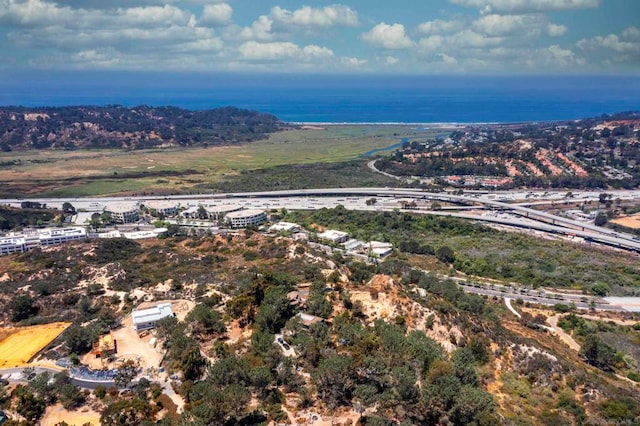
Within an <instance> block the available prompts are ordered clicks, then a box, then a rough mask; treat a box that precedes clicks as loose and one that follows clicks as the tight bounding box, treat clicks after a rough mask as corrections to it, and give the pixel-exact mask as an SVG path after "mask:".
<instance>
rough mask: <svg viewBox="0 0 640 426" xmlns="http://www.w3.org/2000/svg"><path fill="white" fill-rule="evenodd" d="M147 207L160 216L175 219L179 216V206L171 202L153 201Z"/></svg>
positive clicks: (146, 204)
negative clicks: (174, 217)
mask: <svg viewBox="0 0 640 426" xmlns="http://www.w3.org/2000/svg"><path fill="white" fill-rule="evenodd" d="M145 206H146V207H148V208H149V209H150V210H153V211H155V212H156V215H158V216H164V217H173V216H175V215H177V214H178V205H177V204H176V203H174V202H173V201H169V200H151V201H148V202H147V203H145Z"/></svg>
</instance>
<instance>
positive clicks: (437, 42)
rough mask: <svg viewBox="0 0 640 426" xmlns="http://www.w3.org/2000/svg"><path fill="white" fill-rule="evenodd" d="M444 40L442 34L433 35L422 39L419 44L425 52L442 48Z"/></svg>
mask: <svg viewBox="0 0 640 426" xmlns="http://www.w3.org/2000/svg"><path fill="white" fill-rule="evenodd" d="M444 40H445V39H444V37H442V36H439V35H433V36H429V37H425V38H423V39H420V41H419V42H418V45H419V46H420V48H421V50H422V51H423V52H425V53H431V52H436V51H438V50H440V48H442V45H443V44H444Z"/></svg>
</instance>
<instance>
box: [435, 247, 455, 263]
mask: <svg viewBox="0 0 640 426" xmlns="http://www.w3.org/2000/svg"><path fill="white" fill-rule="evenodd" d="M436 257H437V258H438V260H440V261H441V262H444V263H453V262H455V260H456V255H455V253H454V252H453V249H452V248H451V247H449V246H442V247H438V249H437V250H436Z"/></svg>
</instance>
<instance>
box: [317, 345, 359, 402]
mask: <svg viewBox="0 0 640 426" xmlns="http://www.w3.org/2000/svg"><path fill="white" fill-rule="evenodd" d="M354 374H355V366H354V362H353V359H352V358H351V357H348V356H344V355H334V356H330V357H328V358H324V359H322V360H321V361H320V364H319V365H318V368H317V369H316V371H314V372H313V374H312V377H313V380H314V381H315V383H316V386H317V388H318V396H319V397H320V398H321V399H322V400H324V401H325V402H326V403H327V404H328V405H329V407H331V408H335V407H337V406H338V405H341V404H347V403H348V401H349V399H350V396H351V392H352V391H353V389H354V387H355V380H354V379H355V377H354Z"/></svg>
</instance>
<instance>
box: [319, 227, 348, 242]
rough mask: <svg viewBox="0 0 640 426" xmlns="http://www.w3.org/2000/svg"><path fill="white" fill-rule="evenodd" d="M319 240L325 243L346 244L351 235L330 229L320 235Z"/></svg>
mask: <svg viewBox="0 0 640 426" xmlns="http://www.w3.org/2000/svg"><path fill="white" fill-rule="evenodd" d="M318 238H319V239H321V240H324V241H328V242H330V243H333V244H339V243H344V242H345V241H347V240H348V239H349V234H347V233H346V232H342V231H336V230H333V229H328V230H326V231H324V232H322V233H320V234H318Z"/></svg>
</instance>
